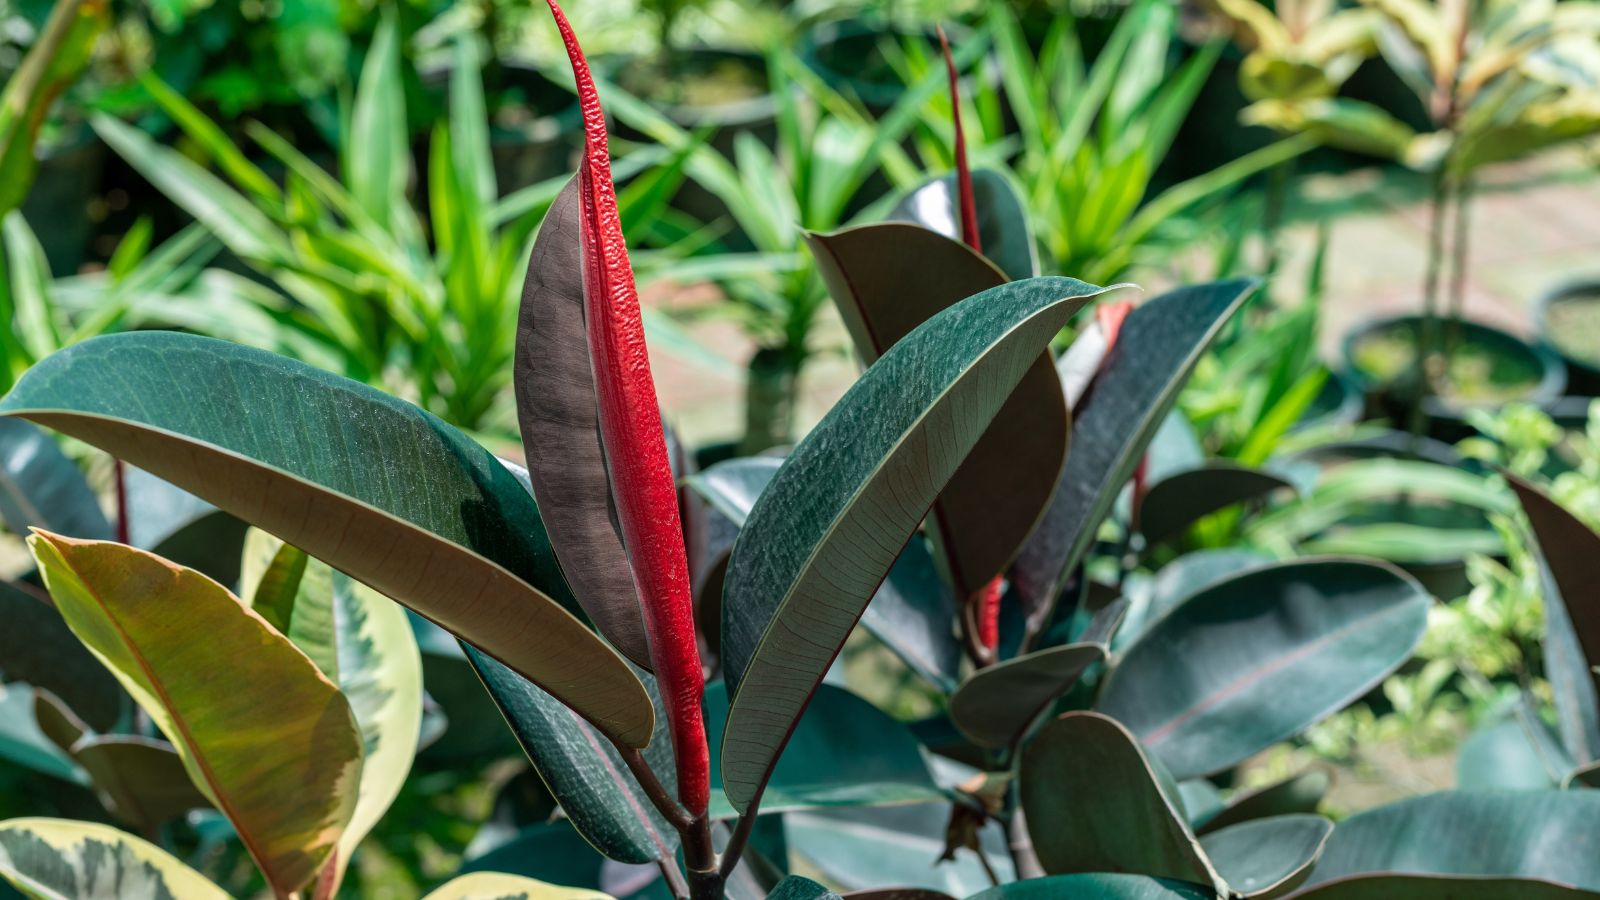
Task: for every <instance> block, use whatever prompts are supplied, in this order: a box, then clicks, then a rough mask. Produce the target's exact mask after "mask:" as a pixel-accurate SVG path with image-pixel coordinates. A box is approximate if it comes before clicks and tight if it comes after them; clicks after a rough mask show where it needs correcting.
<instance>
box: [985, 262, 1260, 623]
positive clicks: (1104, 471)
mask: <svg viewBox="0 0 1600 900" xmlns="http://www.w3.org/2000/svg"><path fill="white" fill-rule="evenodd" d="M1253 287H1254V285H1253V283H1252V282H1250V281H1245V280H1235V281H1220V282H1216V283H1213V284H1207V285H1200V286H1197V287H1186V288H1180V289H1179V290H1176V291H1173V292H1171V293H1168V294H1163V295H1162V296H1160V297H1157V298H1155V299H1154V300H1151V301H1149V302H1148V303H1144V304H1142V305H1140V306H1139V308H1137V309H1135V310H1134V311H1133V312H1132V313H1129V315H1128V318H1127V320H1126V321H1125V322H1123V324H1122V330H1121V332H1120V333H1119V334H1118V337H1117V344H1116V346H1115V347H1114V348H1112V351H1111V353H1110V354H1109V355H1108V356H1107V358H1106V363H1105V368H1104V369H1103V370H1102V371H1101V372H1100V375H1099V377H1098V378H1096V379H1095V384H1094V390H1093V394H1092V396H1090V397H1089V398H1088V399H1087V400H1086V401H1085V403H1086V405H1085V406H1084V407H1083V408H1082V409H1081V410H1079V411H1078V412H1077V416H1076V419H1075V421H1074V423H1073V426H1072V454H1071V455H1070V456H1069V457H1068V458H1067V465H1066V469H1065V471H1064V472H1063V473H1062V476H1061V483H1060V485H1059V486H1058V487H1057V488H1056V492H1055V495H1054V496H1053V497H1052V498H1051V500H1050V505H1049V507H1048V509H1047V511H1046V512H1045V517H1044V521H1042V522H1041V523H1040V525H1039V528H1038V529H1037V530H1036V531H1034V533H1033V536H1032V537H1030V538H1029V539H1028V542H1027V544H1026V545H1024V546H1023V548H1022V553H1021V555H1020V556H1018V558H1017V562H1016V565H1015V566H1014V567H1013V568H1012V582H1013V585H1014V587H1015V588H1016V591H1017V593H1018V595H1019V596H1021V597H1022V600H1023V604H1024V606H1025V608H1026V609H1027V610H1028V626H1029V627H1028V632H1029V634H1037V633H1039V632H1040V631H1042V630H1043V628H1044V627H1045V625H1046V624H1047V623H1048V622H1049V621H1050V615H1051V611H1052V609H1053V608H1054V605H1055V602H1056V598H1057V597H1058V596H1060V594H1061V589H1062V587H1063V586H1064V585H1065V584H1066V581H1067V577H1068V575H1069V574H1070V572H1071V571H1072V569H1073V567H1074V566H1076V565H1077V563H1078V562H1079V561H1080V560H1081V559H1082V558H1083V556H1084V554H1085V553H1087V552H1088V550H1089V547H1090V545H1091V544H1093V542H1094V536H1095V532H1096V531H1097V530H1098V529H1099V527H1100V523H1101V521H1102V520H1104V519H1105V517H1106V514H1107V513H1109V512H1110V510H1111V507H1112V504H1114V503H1115V502H1116V498H1117V494H1118V493H1119V492H1120V491H1121V490H1122V485H1123V483H1124V482H1126V481H1127V480H1128V478H1129V477H1131V476H1132V475H1133V470H1134V469H1135V468H1136V467H1137V466H1138V464H1139V458H1140V457H1141V456H1142V455H1143V454H1144V452H1145V448H1146V447H1147V446H1149V444H1150V441H1151V439H1152V438H1153V437H1154V435H1155V433H1156V430H1157V429H1158V428H1159V427H1160V426H1161V423H1162V421H1163V419H1164V418H1165V417H1166V414H1167V411H1168V410H1169V409H1171V407H1172V404H1173V402H1174V401H1175V400H1176V399H1177V395H1178V389H1179V388H1181V387H1182V386H1183V383H1184V382H1185V381H1186V380H1187V379H1188V377H1189V372H1190V370H1191V369H1193V368H1194V364H1195V362H1196V361H1197V360H1198V359H1199V358H1200V354H1201V353H1202V352H1203V351H1204V350H1205V348H1206V346H1207V345H1209V344H1210V343H1211V341H1212V340H1213V339H1214V338H1215V337H1216V336H1217V332H1218V331H1219V330H1220V329H1221V328H1222V325H1223V323H1224V322H1226V321H1227V320H1228V318H1229V317H1230V316H1232V315H1233V313H1234V311H1236V310H1237V309H1238V308H1239V306H1240V305H1241V304H1242V303H1243V302H1244V299H1245V297H1246V296H1248V295H1249V293H1250V291H1251V290H1252V289H1253Z"/></svg>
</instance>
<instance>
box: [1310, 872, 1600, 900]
mask: <svg viewBox="0 0 1600 900" xmlns="http://www.w3.org/2000/svg"><path fill="white" fill-rule="evenodd" d="M1294 896H1295V898H1296V900H1301V898H1304V900H1509V898H1512V897H1515V898H1516V900H1585V898H1593V897H1594V892H1593V891H1586V890H1580V889H1578V888H1574V887H1568V886H1567V885H1564V884H1555V883H1553V882H1549V881H1537V880H1531V879H1515V878H1483V877H1477V876H1473V877H1459V878H1450V877H1445V876H1438V875H1435V876H1428V875H1382V874H1379V875H1358V876H1354V877H1350V878H1341V879H1338V880H1336V881H1328V882H1324V883H1321V884H1317V885H1314V886H1312V887H1310V888H1308V889H1306V890H1304V891H1301V892H1299V893H1297V894H1295V895H1294Z"/></svg>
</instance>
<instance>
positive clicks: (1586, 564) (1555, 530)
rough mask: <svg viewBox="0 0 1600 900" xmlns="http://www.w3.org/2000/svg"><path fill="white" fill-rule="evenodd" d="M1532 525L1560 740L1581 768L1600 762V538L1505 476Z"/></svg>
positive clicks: (1523, 484) (1544, 497)
mask: <svg viewBox="0 0 1600 900" xmlns="http://www.w3.org/2000/svg"><path fill="white" fill-rule="evenodd" d="M1502 474H1504V475H1505V477H1506V480H1507V481H1508V482H1510V483H1511V489H1512V490H1513V491H1515V492H1516V494H1517V500H1518V502H1520V503H1521V504H1522V509H1523V511H1525V512H1526V513H1527V514H1528V523H1529V524H1530V525H1532V526H1533V534H1534V537H1535V538H1536V539H1537V543H1538V549H1539V555H1540V556H1541V557H1542V559H1543V563H1544V566H1545V567H1546V570H1547V572H1548V577H1546V578H1545V585H1546V589H1545V592H1544V606H1545V653H1546V659H1547V661H1548V671H1547V675H1548V676H1549V678H1550V688H1551V690H1552V692H1554V694H1555V699H1556V712H1557V714H1558V715H1559V716H1560V721H1561V736H1562V739H1563V741H1565V743H1566V744H1567V752H1568V753H1570V754H1571V755H1572V757H1573V759H1574V760H1575V761H1576V762H1578V763H1579V764H1583V763H1588V762H1592V761H1594V760H1596V759H1600V705H1597V702H1596V699H1597V689H1596V679H1597V678H1600V675H1596V674H1595V672H1594V671H1593V668H1592V667H1593V666H1596V665H1600V603H1596V602H1595V599H1594V583H1595V576H1596V574H1597V573H1600V535H1597V534H1595V533H1594V531H1593V530H1592V529H1590V528H1589V526H1587V525H1585V524H1583V522H1581V521H1579V520H1578V518H1577V517H1576V516H1574V515H1573V514H1572V513H1570V512H1567V511H1566V510H1565V509H1562V508H1561V506H1560V505H1559V504H1557V503H1556V502H1555V501H1554V500H1552V499H1550V497H1549V495H1547V494H1545V493H1544V492H1543V491H1541V490H1539V489H1538V488H1536V487H1534V486H1533V485H1532V484H1529V483H1528V482H1526V481H1524V480H1522V479H1520V478H1518V477H1517V476H1515V475H1512V474H1510V473H1509V472H1507V473H1502Z"/></svg>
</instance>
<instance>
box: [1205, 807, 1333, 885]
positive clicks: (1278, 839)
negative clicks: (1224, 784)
mask: <svg viewBox="0 0 1600 900" xmlns="http://www.w3.org/2000/svg"><path fill="white" fill-rule="evenodd" d="M1332 832H1333V823H1332V822H1330V821H1328V820H1327V819H1324V818H1322V817H1321V816H1310V815H1290V816H1274V817H1272V818H1267V819H1255V820H1252V821H1249V822H1241V823H1239V824H1237V825H1230V826H1228V827H1227V828H1222V829H1218V830H1217V831H1214V832H1212V833H1211V834H1208V835H1206V836H1205V837H1203V838H1201V839H1200V848H1201V849H1202V850H1204V851H1205V854H1206V856H1207V857H1208V858H1210V860H1211V864H1212V865H1213V866H1215V867H1216V869H1217V872H1218V874H1220V875H1221V876H1222V877H1223V879H1224V880H1225V881H1227V883H1228V887H1230V888H1232V889H1233V890H1234V892H1235V893H1236V894H1238V895H1239V896H1241V897H1257V898H1270V897H1282V896H1283V895H1284V894H1287V893H1289V892H1290V891H1292V890H1294V889H1295V888H1297V887H1299V886H1300V885H1301V884H1304V883H1305V880H1306V879H1307V878H1309V877H1310V876H1311V870H1312V866H1315V865H1316V863H1317V857H1318V856H1320V855H1321V854H1322V847H1323V845H1324V844H1325V843H1327V840H1328V835H1329V834H1331V833H1332Z"/></svg>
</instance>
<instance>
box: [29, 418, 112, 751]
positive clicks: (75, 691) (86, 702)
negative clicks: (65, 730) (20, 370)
mask: <svg viewBox="0 0 1600 900" xmlns="http://www.w3.org/2000/svg"><path fill="white" fill-rule="evenodd" d="M0 421H4V420H0ZM0 622H3V623H5V626H4V627H3V628H0V674H3V675H4V676H5V678H6V680H7V681H25V682H27V683H29V684H31V685H35V686H37V687H41V688H44V689H46V690H48V691H50V692H51V693H53V694H55V695H56V696H57V697H60V698H61V699H62V701H63V702H65V703H66V705H67V706H68V707H69V708H71V709H72V711H73V712H74V713H76V714H77V715H78V716H79V717H81V718H82V719H83V720H84V721H86V722H88V723H89V725H90V726H92V727H93V728H96V729H99V730H102V731H104V730H108V729H110V728H111V727H112V726H113V725H114V724H116V721H117V718H118V716H120V715H121V713H122V698H123V693H122V688H121V686H119V685H118V684H117V680H116V678H114V677H112V675H111V673H110V672H107V671H106V668H105V666H103V665H101V664H100V661H99V660H98V659H95V657H94V654H93V653H90V652H89V650H88V648H86V647H84V646H83V642H81V641H79V640H78V638H77V636H76V635H74V634H73V633H72V629H70V628H68V627H67V623H66V621H65V620H63V619H62V618H61V614H60V613H58V612H56V608H55V606H54V605H53V604H52V603H51V602H50V601H49V600H48V599H47V598H46V597H44V596H43V595H42V594H41V593H40V592H38V591H37V590H36V589H35V588H33V587H31V586H26V585H21V584H9V583H7V582H4V581H0Z"/></svg>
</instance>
